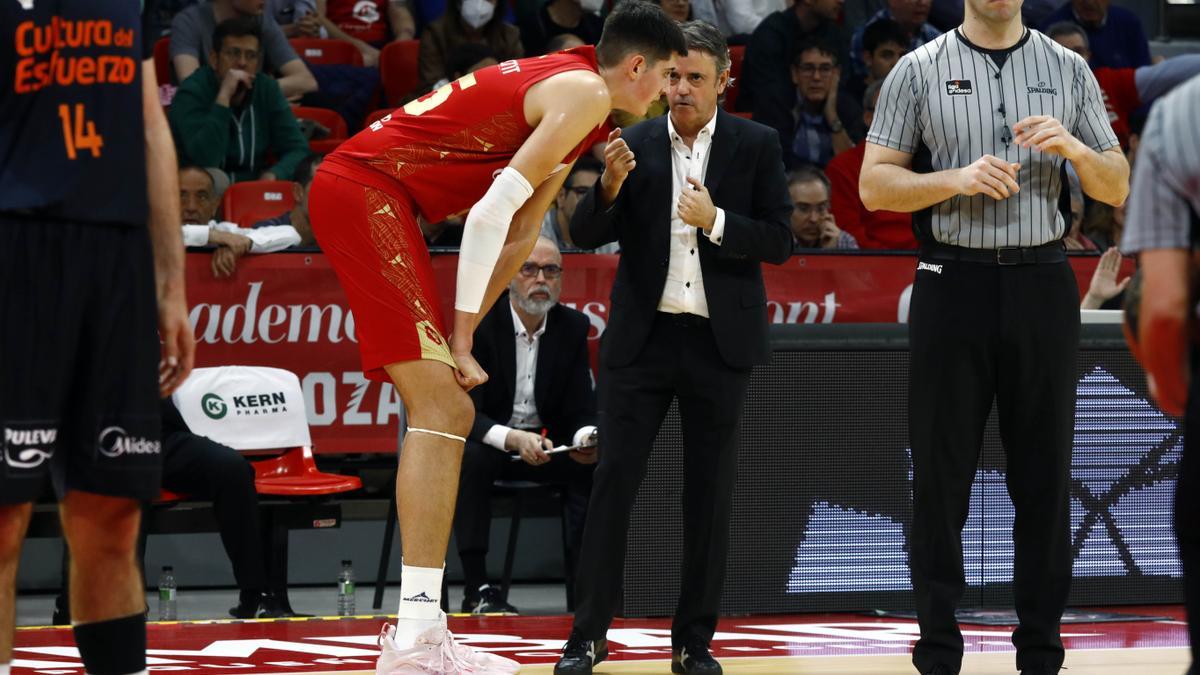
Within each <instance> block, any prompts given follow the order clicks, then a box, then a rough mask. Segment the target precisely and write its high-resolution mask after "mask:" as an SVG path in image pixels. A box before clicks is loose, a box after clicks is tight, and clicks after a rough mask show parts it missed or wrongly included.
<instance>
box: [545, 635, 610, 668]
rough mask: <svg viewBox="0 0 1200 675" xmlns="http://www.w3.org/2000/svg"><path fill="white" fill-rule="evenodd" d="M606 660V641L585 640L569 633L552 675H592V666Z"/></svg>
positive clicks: (601, 639)
mask: <svg viewBox="0 0 1200 675" xmlns="http://www.w3.org/2000/svg"><path fill="white" fill-rule="evenodd" d="M607 658H608V640H606V639H604V638H600V639H599V640H585V639H584V638H583V636H581V635H580V634H579V633H576V632H575V631H571V637H569V638H567V644H566V645H565V646H564V647H563V655H562V658H561V659H559V660H558V663H556V664H554V675H592V666H594V665H596V664H597V663H600V662H601V661H603V660H604V659H607Z"/></svg>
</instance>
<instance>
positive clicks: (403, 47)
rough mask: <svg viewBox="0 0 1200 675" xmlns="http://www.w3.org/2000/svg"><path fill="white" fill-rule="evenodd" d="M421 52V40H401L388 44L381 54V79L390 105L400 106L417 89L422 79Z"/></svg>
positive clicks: (385, 96)
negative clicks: (420, 72)
mask: <svg viewBox="0 0 1200 675" xmlns="http://www.w3.org/2000/svg"><path fill="white" fill-rule="evenodd" d="M420 50H421V41H420V40H399V41H397V42H390V43H388V45H387V46H386V47H384V48H383V52H381V53H380V54H379V77H380V79H382V80H383V94H384V98H385V99H387V100H386V101H385V102H386V103H387V104H388V105H399V104H400V101H401V100H402V99H403V98H404V97H405V96H407V95H408V94H409V93H411V92H412V90H413V89H416V88H417V81H418V80H419V79H420V76H419V74H418V71H417V54H418V52H420Z"/></svg>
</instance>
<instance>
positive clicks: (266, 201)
mask: <svg viewBox="0 0 1200 675" xmlns="http://www.w3.org/2000/svg"><path fill="white" fill-rule="evenodd" d="M292 185H293V184H292V182H291V181H288V180H251V181H245V182H242V183H234V184H233V185H230V186H229V187H228V188H227V189H226V190H225V197H224V199H223V200H222V201H221V208H222V213H223V214H224V217H225V220H227V221H229V222H233V223H237V224H238V225H240V226H241V227H254V223H257V222H258V221H260V220H266V219H267V218H274V217H275V216H278V215H279V214H281V213H283V212H285V211H290V210H292V207H293V206H295V205H296V196H295V194H293V192H292Z"/></svg>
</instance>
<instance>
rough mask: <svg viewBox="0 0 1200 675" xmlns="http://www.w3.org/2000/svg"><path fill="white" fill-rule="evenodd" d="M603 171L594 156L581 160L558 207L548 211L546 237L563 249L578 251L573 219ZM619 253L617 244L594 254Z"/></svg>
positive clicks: (544, 221)
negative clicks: (576, 209)
mask: <svg viewBox="0 0 1200 675" xmlns="http://www.w3.org/2000/svg"><path fill="white" fill-rule="evenodd" d="M603 170H604V166H603V165H602V164H601V163H600V162H599V161H598V160H596V159H595V158H594V157H589V156H587V155H584V156H583V157H580V158H579V160H578V161H576V162H575V166H573V167H571V174H570V175H569V176H567V181H566V182H565V183H563V186H562V188H561V189H560V190H559V191H558V196H557V197H555V198H554V204H552V205H551V206H550V208H549V209H548V210H547V211H546V217H545V218H543V219H542V236H543V237H545V238H546V239H549V240H550V241H552V242H554V244H555V245H556V246H558V248H559V249H564V248H570V249H574V248H578V247H577V246H575V242H574V241H573V240H572V239H571V228H570V227H569V226H570V224H571V216H573V215H575V207H576V206H577V205H578V204H579V200H580V199H582V198H583V196H584V195H585V194H587V192H588V190H590V189H591V187H592V186H593V185H595V184H596V181H597V180H599V179H600V173H601V172H602V171H603ZM618 250H619V249H618V246H617V243H616V242H611V243H608V244H604V245H603V246H601V247H600V248H597V249H593V250H592V253H616V252H617V251H618Z"/></svg>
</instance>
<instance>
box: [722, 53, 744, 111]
mask: <svg viewBox="0 0 1200 675" xmlns="http://www.w3.org/2000/svg"><path fill="white" fill-rule="evenodd" d="M745 58H746V46H745V45H734V46H732V47H730V48H729V77H731V78H733V79H734V80H735V81H734V83H733V86H732V87H729V88H727V89H726V90H725V104H724V107H725V110H727V111H728V112H733V111H734V110H736V109H737V108H735V107H734V104H736V103H737V97H738V91H740V90H741V87H740V86H739V85H738V83H737V82H736V80H739V79H741V77H742V61H743V60H745Z"/></svg>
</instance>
